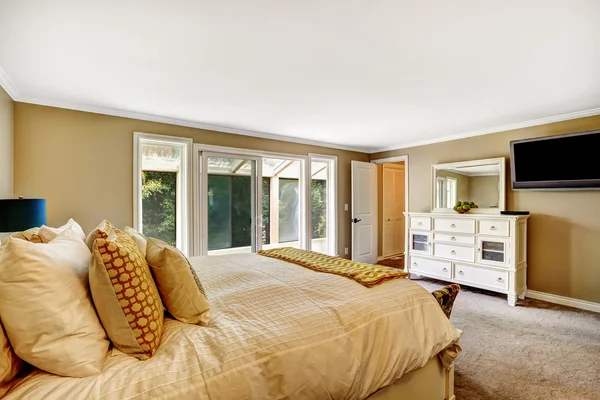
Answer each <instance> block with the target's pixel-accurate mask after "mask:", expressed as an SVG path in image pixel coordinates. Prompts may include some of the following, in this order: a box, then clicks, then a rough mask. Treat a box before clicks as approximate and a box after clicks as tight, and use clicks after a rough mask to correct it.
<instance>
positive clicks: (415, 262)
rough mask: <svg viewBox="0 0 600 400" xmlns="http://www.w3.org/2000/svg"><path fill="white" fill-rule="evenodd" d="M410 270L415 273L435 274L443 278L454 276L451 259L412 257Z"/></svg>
mask: <svg viewBox="0 0 600 400" xmlns="http://www.w3.org/2000/svg"><path fill="white" fill-rule="evenodd" d="M408 270H409V271H410V272H412V273H415V274H418V273H419V272H422V273H423V275H435V276H439V277H441V278H451V277H452V265H451V262H450V261H443V260H429V259H427V258H421V257H411V258H410V266H409V269H408Z"/></svg>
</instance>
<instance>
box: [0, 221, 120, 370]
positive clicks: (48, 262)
mask: <svg viewBox="0 0 600 400" xmlns="http://www.w3.org/2000/svg"><path fill="white" fill-rule="evenodd" d="M90 258H91V254H90V251H89V249H88V248H87V247H86V246H85V244H84V243H83V241H82V240H81V238H80V236H79V234H78V233H77V232H76V231H75V230H74V229H73V227H69V228H67V229H65V230H64V231H63V232H62V233H61V234H60V235H58V236H57V237H56V239H54V240H52V241H51V242H50V243H47V244H43V243H42V244H34V243H30V242H27V241H24V240H18V239H13V238H11V239H9V240H8V242H7V244H6V246H3V247H2V248H0V318H2V323H3V324H4V329H5V330H6V334H7V336H8V338H9V339H10V343H11V345H12V347H13V349H14V351H15V353H16V354H17V355H18V356H19V357H20V358H21V359H23V360H24V361H26V362H28V363H30V364H32V365H34V366H36V367H38V368H39V369H42V370H44V371H47V372H50V373H53V374H56V375H62V376H69V377H84V376H91V375H96V374H98V373H100V371H101V369H102V365H103V363H104V359H105V357H106V353H107V351H108V346H109V344H110V343H109V341H108V340H107V338H106V332H104V329H103V328H102V325H101V324H100V321H99V320H98V316H97V314H96V311H95V310H94V306H93V304H92V301H91V298H90V296H89V292H88V277H87V276H88V268H89V263H90ZM24 316H26V317H25V318H24Z"/></svg>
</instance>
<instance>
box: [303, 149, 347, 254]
mask: <svg viewBox="0 0 600 400" xmlns="http://www.w3.org/2000/svg"><path fill="white" fill-rule="evenodd" d="M313 161H317V162H318V161H320V162H326V163H327V164H328V168H327V249H328V252H329V255H331V256H339V254H338V214H337V212H338V211H337V210H338V203H337V202H338V177H337V175H338V169H337V162H338V158H337V157H336V156H329V155H324V154H314V153H309V155H308V168H309V169H308V171H309V173H308V176H309V178H311V174H310V168H311V165H312V162H313ZM307 181H308V183H307V185H308V189H307V190H308V191H309V194H310V179H307ZM310 202H311V196H310V195H309V196H308V210H307V214H306V215H310V214H311V210H312V206H311V203H310ZM311 222H312V218H308V221H307V226H308V243H309V246H310V244H311V243H312V235H311V232H312V226H311ZM309 249H310V247H309Z"/></svg>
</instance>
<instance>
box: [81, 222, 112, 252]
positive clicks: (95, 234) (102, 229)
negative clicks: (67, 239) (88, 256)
mask: <svg viewBox="0 0 600 400" xmlns="http://www.w3.org/2000/svg"><path fill="white" fill-rule="evenodd" d="M107 238H108V239H110V240H115V239H116V236H115V232H114V228H113V226H112V224H111V223H110V222H108V221H107V220H104V221H102V222H100V224H99V225H98V226H97V227H95V228H94V230H92V231H91V232H90V233H89V234H88V235H87V237H86V238H85V244H87V247H88V248H89V249H90V250H91V249H92V246H93V245H94V241H95V240H96V239H107Z"/></svg>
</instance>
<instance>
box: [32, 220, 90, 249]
mask: <svg viewBox="0 0 600 400" xmlns="http://www.w3.org/2000/svg"><path fill="white" fill-rule="evenodd" d="M69 227H72V228H73V231H74V232H75V233H76V234H77V236H79V237H80V238H81V240H84V241H85V233H84V232H83V229H81V226H80V225H79V224H78V223H77V222H75V220H73V218H70V219H69V220H68V221H67V223H66V224H64V225H63V226H61V227H58V228H51V227H49V226H46V225H42V226H41V227H40V231H39V232H38V235H39V237H40V238H41V239H42V243H50V241H52V240H53V239H54V238H56V237H57V236H58V235H60V234H61V233H62V232H64V230H65V229H67V228H69Z"/></svg>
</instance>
